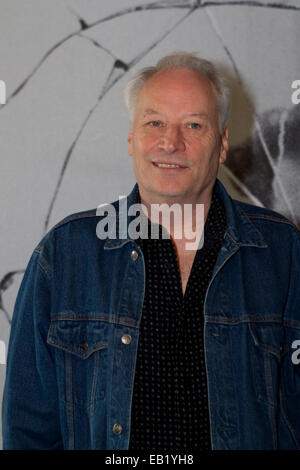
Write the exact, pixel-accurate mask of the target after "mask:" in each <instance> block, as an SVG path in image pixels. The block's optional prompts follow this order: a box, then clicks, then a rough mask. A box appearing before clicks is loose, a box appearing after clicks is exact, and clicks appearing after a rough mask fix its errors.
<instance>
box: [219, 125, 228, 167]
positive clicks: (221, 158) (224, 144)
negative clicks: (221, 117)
mask: <svg viewBox="0 0 300 470" xmlns="http://www.w3.org/2000/svg"><path fill="white" fill-rule="evenodd" d="M228 148H229V143H228V127H225V128H224V131H223V135H222V137H221V148H220V156H219V163H224V162H225V160H226V157H227V152H228Z"/></svg>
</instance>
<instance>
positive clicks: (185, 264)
mask: <svg viewBox="0 0 300 470" xmlns="http://www.w3.org/2000/svg"><path fill="white" fill-rule="evenodd" d="M195 254H196V251H195V250H181V251H180V250H178V251H177V260H178V265H179V271H180V278H181V286H182V292H183V294H184V293H185V289H186V286H187V283H188V279H189V276H190V273H191V270H192V266H193V262H194V258H195Z"/></svg>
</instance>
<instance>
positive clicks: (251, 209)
mask: <svg viewBox="0 0 300 470" xmlns="http://www.w3.org/2000/svg"><path fill="white" fill-rule="evenodd" d="M233 202H234V204H235V205H236V206H238V207H239V208H240V209H241V210H242V211H243V212H244V214H245V215H246V216H247V218H248V219H250V221H251V222H252V223H254V224H255V225H257V224H258V225H260V227H266V228H267V227H268V228H272V229H273V230H276V228H278V229H280V228H281V229H282V230H288V231H291V232H294V233H295V235H296V236H297V237H298V238H300V231H299V229H298V227H297V226H296V225H295V224H294V223H293V222H292V221H291V220H289V219H288V218H287V217H285V216H284V215H282V214H280V213H279V212H276V211H274V210H272V209H267V208H266V207H261V206H255V205H253V204H247V203H246V202H241V201H238V200H233Z"/></svg>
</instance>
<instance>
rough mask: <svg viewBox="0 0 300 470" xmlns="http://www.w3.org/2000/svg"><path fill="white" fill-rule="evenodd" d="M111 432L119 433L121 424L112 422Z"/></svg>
mask: <svg viewBox="0 0 300 470" xmlns="http://www.w3.org/2000/svg"><path fill="white" fill-rule="evenodd" d="M113 432H114V433H115V434H121V432H122V426H121V424H118V423H116V424H114V427H113Z"/></svg>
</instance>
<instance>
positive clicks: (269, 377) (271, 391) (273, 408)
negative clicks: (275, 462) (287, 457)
mask: <svg viewBox="0 0 300 470" xmlns="http://www.w3.org/2000/svg"><path fill="white" fill-rule="evenodd" d="M264 356H265V357H264V361H265V373H266V378H267V397H268V403H270V404H271V405H272V406H269V407H268V414H269V418H270V424H271V429H272V435H273V444H274V448H275V449H277V429H276V428H277V426H276V416H275V411H276V403H275V400H274V388H273V386H274V385H273V376H272V366H271V361H272V358H271V356H270V353H265V354H264Z"/></svg>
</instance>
